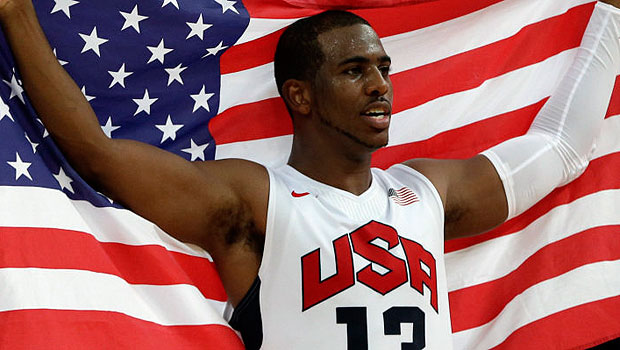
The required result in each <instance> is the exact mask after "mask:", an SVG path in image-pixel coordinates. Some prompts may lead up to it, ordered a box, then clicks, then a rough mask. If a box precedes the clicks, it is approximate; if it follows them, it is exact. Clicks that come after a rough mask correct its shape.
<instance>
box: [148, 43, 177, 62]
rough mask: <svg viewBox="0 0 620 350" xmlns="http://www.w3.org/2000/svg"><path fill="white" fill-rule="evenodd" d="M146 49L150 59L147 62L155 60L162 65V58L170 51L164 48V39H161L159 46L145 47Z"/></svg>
mask: <svg viewBox="0 0 620 350" xmlns="http://www.w3.org/2000/svg"><path fill="white" fill-rule="evenodd" d="M146 48H147V49H149V51H151V58H149V60H148V62H146V63H151V62H153V61H155V60H158V61H159V62H160V63H162V64H163V63H164V56H165V55H166V54H168V53H170V52H171V51H172V49H169V48H166V47H165V46H164V38H162V39H161V41H160V42H159V45H157V46H147V47H146Z"/></svg>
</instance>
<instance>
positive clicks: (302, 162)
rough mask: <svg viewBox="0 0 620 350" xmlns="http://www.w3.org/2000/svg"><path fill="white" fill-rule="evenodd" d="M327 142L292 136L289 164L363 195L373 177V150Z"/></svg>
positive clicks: (317, 178)
mask: <svg viewBox="0 0 620 350" xmlns="http://www.w3.org/2000/svg"><path fill="white" fill-rule="evenodd" d="M331 140H333V139H331ZM329 141H330V139H325V138H310V140H308V139H307V138H304V137H301V136H299V135H295V136H294V138H293V147H292V149H291V155H290V157H289V159H288V164H289V165H290V166H292V167H293V168H295V169H297V170H298V171H299V172H301V173H302V174H304V175H306V176H308V177H310V178H311V179H314V180H316V181H319V182H322V183H324V184H326V185H329V186H332V187H336V188H339V189H342V190H345V191H348V192H351V193H353V194H355V195H359V194H362V193H363V192H364V191H366V190H367V189H368V187H370V183H371V180H372V175H371V172H370V159H371V155H372V151H371V150H368V149H366V148H365V147H363V146H361V145H348V146H353V147H343V145H337V144H333V145H332V144H329V143H331V142H329ZM351 148H352V149H355V152H354V151H352V150H351Z"/></svg>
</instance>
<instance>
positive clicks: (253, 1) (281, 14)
mask: <svg viewBox="0 0 620 350" xmlns="http://www.w3.org/2000/svg"><path fill="white" fill-rule="evenodd" d="M243 6H245V8H246V10H248V13H249V14H250V18H279V19H286V18H300V17H305V16H311V15H313V14H315V13H317V12H318V10H317V9H309V8H301V7H297V6H293V5H290V4H288V3H286V1H284V0H243Z"/></svg>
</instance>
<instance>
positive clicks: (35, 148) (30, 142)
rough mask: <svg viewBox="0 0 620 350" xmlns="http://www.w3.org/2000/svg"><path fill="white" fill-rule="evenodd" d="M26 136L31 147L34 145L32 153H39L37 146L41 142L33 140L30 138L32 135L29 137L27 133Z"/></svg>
mask: <svg viewBox="0 0 620 350" xmlns="http://www.w3.org/2000/svg"><path fill="white" fill-rule="evenodd" d="M24 136H26V140H28V143H29V144H30V147H32V153H37V146H39V144H38V143H35V142H32V140H30V137H28V134H27V133H24Z"/></svg>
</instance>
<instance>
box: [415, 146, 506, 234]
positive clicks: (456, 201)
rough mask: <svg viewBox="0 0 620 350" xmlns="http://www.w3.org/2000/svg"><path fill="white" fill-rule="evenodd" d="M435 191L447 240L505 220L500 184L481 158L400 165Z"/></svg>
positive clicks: (428, 160)
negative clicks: (437, 193) (421, 175)
mask: <svg viewBox="0 0 620 350" xmlns="http://www.w3.org/2000/svg"><path fill="white" fill-rule="evenodd" d="M403 164H404V165H407V166H409V167H411V168H413V169H415V170H417V171H419V172H420V173H422V174H423V175H424V176H426V177H427V178H428V179H429V180H430V181H431V182H432V183H433V185H434V186H435V187H436V188H437V191H438V192H439V195H440V196H441V199H442V201H443V206H444V210H445V221H446V222H445V224H446V226H445V231H446V239H450V238H457V237H463V236H467V235H472V234H477V233H481V232H484V231H486V230H489V229H491V228H492V227H494V226H496V225H499V224H500V223H501V222H503V221H504V220H505V218H506V214H507V211H508V209H507V203H506V196H505V193H504V187H503V184H502V182H501V180H500V178H499V175H498V174H497V171H496V170H495V167H494V166H493V165H492V164H491V162H490V161H489V160H488V159H487V158H486V157H485V156H483V155H477V156H475V157H472V158H469V159H412V160H409V161H406V162H404V163H403Z"/></svg>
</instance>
